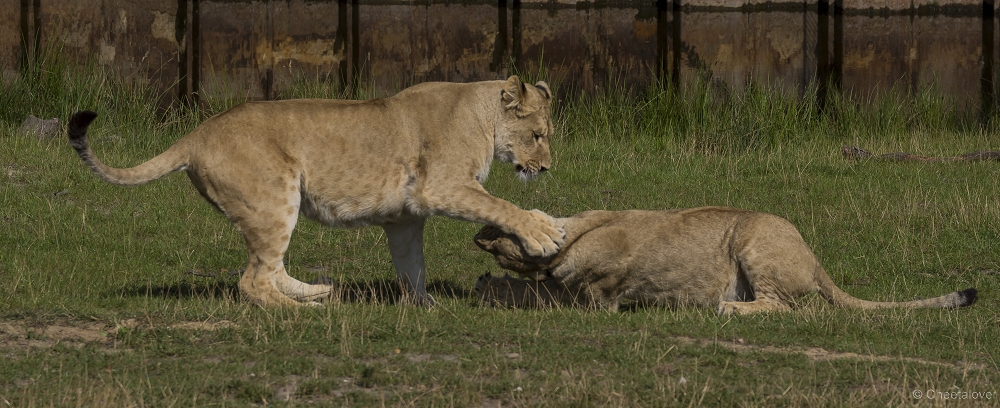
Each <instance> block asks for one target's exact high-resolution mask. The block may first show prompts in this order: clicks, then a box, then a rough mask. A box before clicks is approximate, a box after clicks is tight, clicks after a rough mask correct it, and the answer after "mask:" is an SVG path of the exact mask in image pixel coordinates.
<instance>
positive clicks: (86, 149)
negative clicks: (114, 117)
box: [66, 111, 188, 186]
mask: <svg viewBox="0 0 1000 408" xmlns="http://www.w3.org/2000/svg"><path fill="white" fill-rule="evenodd" d="M95 118H97V114H96V113H94V112H91V111H80V112H77V113H75V114H73V117H72V118H70V120H69V127H68V129H67V132H66V133H67V134H68V135H69V144H70V145H71V146H73V149H74V150H76V153H77V154H79V155H80V158H81V159H83V162H84V163H87V166H88V167H90V170H91V171H93V172H94V174H96V175H98V176H99V177H101V178H102V179H104V181H107V182H109V183H112V184H118V185H126V186H134V185H138V184H143V183H147V182H150V181H153V180H156V179H158V178H160V177H163V176H165V175H167V174H168V173H171V172H174V171H178V170H184V169H185V168H186V167H187V165H188V163H187V159H188V158H187V152H186V149H183V148H181V147H180V146H178V145H177V144H175V145H174V146H171V147H170V148H169V149H167V151H165V152H163V153H161V154H160V155H159V156H156V157H154V158H152V159H150V160H149V161H147V162H145V163H142V164H140V165H138V166H135V167H132V168H127V169H119V168H114V167H109V166H107V165H105V164H104V163H102V162H101V161H100V160H98V159H97V157H95V156H94V152H93V151H91V150H90V145H89V144H88V143H87V127H88V126H90V123H91V122H93V121H94V119H95Z"/></svg>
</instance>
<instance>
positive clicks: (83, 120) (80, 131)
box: [66, 111, 97, 152]
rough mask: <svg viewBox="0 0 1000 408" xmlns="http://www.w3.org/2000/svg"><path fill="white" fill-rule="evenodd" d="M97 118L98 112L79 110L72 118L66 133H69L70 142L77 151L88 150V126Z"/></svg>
mask: <svg viewBox="0 0 1000 408" xmlns="http://www.w3.org/2000/svg"><path fill="white" fill-rule="evenodd" d="M96 118H97V114H96V113H94V112H91V111H79V112H77V113H74V114H73V117H72V118H70V120H69V128H68V129H67V131H66V133H67V134H68V135H69V143H70V144H71V145H72V146H73V148H74V149H76V151H77V152H80V151H81V150H87V126H90V122H93V121H94V119H96Z"/></svg>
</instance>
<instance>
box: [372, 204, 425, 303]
mask: <svg viewBox="0 0 1000 408" xmlns="http://www.w3.org/2000/svg"><path fill="white" fill-rule="evenodd" d="M424 221H425V219H424V218H416V219H411V220H407V221H403V222H396V223H392V224H385V225H383V226H382V229H384V230H385V236H386V238H388V239H389V253H390V254H392V266H393V267H395V269H396V277H397V278H398V279H399V282H400V284H401V285H402V286H403V289H404V293H403V297H404V298H406V297H409V296H412V299H410V300H411V301H412V302H413V303H415V304H417V305H422V306H434V298H433V297H431V295H430V294H428V293H427V289H426V288H425V284H424V281H425V280H426V278H427V268H426V267H425V266H424Z"/></svg>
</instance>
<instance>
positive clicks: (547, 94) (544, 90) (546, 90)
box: [535, 81, 552, 101]
mask: <svg viewBox="0 0 1000 408" xmlns="http://www.w3.org/2000/svg"><path fill="white" fill-rule="evenodd" d="M535 88H538V90H539V91H542V94H544V95H545V100H547V101H548V100H552V91H551V90H550V89H549V84H547V83H545V81H538V82H535Z"/></svg>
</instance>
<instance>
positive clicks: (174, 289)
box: [116, 278, 476, 304]
mask: <svg viewBox="0 0 1000 408" xmlns="http://www.w3.org/2000/svg"><path fill="white" fill-rule="evenodd" d="M196 279H197V278H196ZM312 283H324V284H329V285H333V286H335V287H337V289H338V290H337V291H336V292H339V293H334V295H333V297H334V298H339V300H340V301H341V302H350V303H373V304H381V303H385V304H397V303H399V302H400V300H401V299H402V298H403V293H404V292H403V290H402V287H401V286H400V284H399V282H398V281H396V280H395V279H381V280H377V281H369V282H336V281H332V280H329V279H318V280H317V281H314V282H312ZM238 285H239V280H238V279H232V278H229V279H223V278H205V279H202V280H193V281H192V280H188V279H185V280H184V281H182V282H177V283H172V284H169V285H148V284H147V285H131V286H128V287H126V288H125V289H123V290H122V291H120V292H119V293H116V295H121V296H125V297H155V298H162V299H191V298H208V299H220V300H233V299H240V293H239V286H238ZM427 292H428V293H430V294H431V295H432V296H434V297H437V298H449V299H468V298H471V297H474V296H476V294H475V291H473V290H470V289H468V288H463V287H462V286H460V285H458V284H456V283H454V282H452V281H448V280H434V281H431V282H430V283H429V284H428V285H427Z"/></svg>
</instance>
